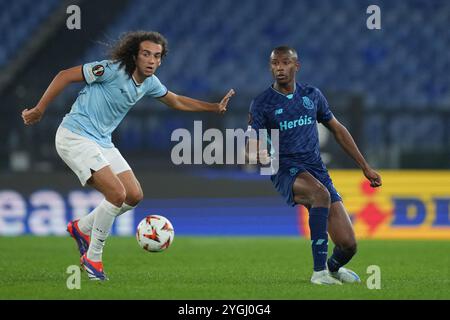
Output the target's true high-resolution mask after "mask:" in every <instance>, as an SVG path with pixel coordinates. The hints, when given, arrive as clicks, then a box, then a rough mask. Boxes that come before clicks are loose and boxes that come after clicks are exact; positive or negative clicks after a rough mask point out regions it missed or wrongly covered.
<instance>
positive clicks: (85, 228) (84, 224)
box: [78, 200, 135, 234]
mask: <svg viewBox="0 0 450 320" xmlns="http://www.w3.org/2000/svg"><path fill="white" fill-rule="evenodd" d="M103 201H106V200H103ZM100 204H101V203H100ZM99 207H100V206H98V207H96V208H95V209H94V210H92V212H91V213H89V214H88V215H87V216H84V217H83V218H81V219H80V220H79V221H78V228H80V230H81V232H83V233H84V234H91V230H92V226H93V225H94V219H95V215H96V213H97V211H98V208H99ZM134 208H135V207H132V206H130V205H128V204H126V203H125V202H124V203H123V205H122V206H121V207H120V211H119V214H118V215H117V216H120V215H121V214H123V213H125V212H127V211H129V210H131V209H134Z"/></svg>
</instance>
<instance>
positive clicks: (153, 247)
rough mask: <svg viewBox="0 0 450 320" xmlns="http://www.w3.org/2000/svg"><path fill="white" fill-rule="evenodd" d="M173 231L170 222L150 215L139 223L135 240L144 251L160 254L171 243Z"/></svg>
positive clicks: (161, 217)
mask: <svg viewBox="0 0 450 320" xmlns="http://www.w3.org/2000/svg"><path fill="white" fill-rule="evenodd" d="M174 236H175V231H174V230H173V226H172V224H171V223H170V221H169V220H168V219H167V218H165V217H163V216H158V215H150V216H147V217H145V218H144V219H142V220H141V222H139V224H138V226H137V230H136V239H137V242H138V243H139V245H140V246H141V247H142V248H143V249H144V250H146V251H150V252H160V251H164V250H166V249H167V248H168V247H169V246H170V244H171V243H172V241H173V237H174Z"/></svg>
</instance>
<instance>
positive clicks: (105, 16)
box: [0, 0, 450, 238]
mask: <svg viewBox="0 0 450 320" xmlns="http://www.w3.org/2000/svg"><path fill="white" fill-rule="evenodd" d="M73 4H74V5H78V6H79V7H80V8H81V29H80V30H69V29H68V28H67V27H66V20H67V19H68V17H69V16H70V14H68V13H67V12H66V9H67V7H68V6H69V5H73ZM371 4H377V5H379V6H380V8H381V26H382V29H381V30H368V29H367V27H366V20H367V18H368V17H369V15H368V14H367V13H366V9H367V7H368V6H369V5H371ZM137 29H145V30H155V31H159V32H161V33H162V34H163V35H165V36H166V37H167V38H168V40H169V50H170V52H169V55H168V56H167V58H166V59H165V61H164V62H163V64H162V66H161V68H160V69H159V70H158V77H159V78H160V79H161V81H162V82H163V83H164V84H165V85H166V86H167V87H168V88H169V90H171V91H174V92H176V93H179V94H184V95H188V96H192V97H196V98H201V99H207V100H218V99H220V97H221V96H222V95H223V94H224V93H225V92H226V91H227V90H228V89H229V88H234V89H235V90H236V92H237V94H236V96H235V97H234V98H233V100H232V101H231V107H230V108H229V112H228V113H227V114H226V115H225V116H223V117H220V116H217V115H212V114H211V115H210V114H187V113H182V112H175V111H173V110H169V109H168V108H166V107H165V106H162V105H161V104H159V103H158V102H156V101H154V100H150V99H144V100H142V101H141V102H140V103H139V104H138V105H136V107H135V108H134V109H133V110H132V111H131V112H130V113H129V114H128V116H127V117H126V118H125V120H124V121H123V122H122V124H121V125H120V127H119V128H118V129H117V130H116V132H115V135H114V137H113V139H114V142H115V144H116V146H117V147H118V148H119V150H121V152H122V154H123V155H124V156H125V158H126V159H127V160H128V162H129V163H130V165H131V166H132V168H133V169H134V170H135V172H136V175H137V177H138V179H139V180H140V181H141V184H142V186H143V189H144V193H145V201H143V203H142V204H141V205H140V206H139V207H138V208H137V209H136V210H135V212H134V216H133V214H127V215H124V216H123V217H121V218H120V219H119V221H118V222H117V223H116V226H115V232H116V233H117V234H123V235H127V234H132V233H133V230H134V226H135V225H136V224H137V223H138V221H139V220H140V219H141V218H142V217H143V216H144V215H146V214H149V213H157V214H162V215H165V216H167V217H168V218H169V219H171V220H172V222H173V223H174V226H175V229H176V232H177V234H185V235H212V234H215V235H229V234H240V235H299V234H300V235H304V234H307V232H308V231H307V223H305V218H306V215H305V212H303V210H302V209H301V208H290V207H287V206H286V205H285V204H284V203H283V201H282V199H281V197H279V196H278V195H277V194H276V192H275V190H274V189H273V187H272V185H271V183H270V181H269V180H268V178H267V177H261V176H259V175H258V174H257V172H256V171H255V170H254V168H248V167H242V166H230V165H227V166H206V165H195V166H175V165H174V164H172V163H171V160H170V151H171V149H172V147H173V146H174V144H175V142H172V141H171V140H170V136H171V133H172V131H173V130H174V129H176V128H187V129H192V128H193V121H194V120H202V121H203V126H204V130H205V129H206V128H208V127H214V128H219V129H221V130H224V129H225V128H244V129H245V128H246V126H247V113H248V108H249V104H250V101H251V99H252V98H253V97H254V96H255V95H257V94H258V93H259V92H261V91H263V90H265V89H266V88H267V87H268V86H269V85H270V84H271V75H270V72H269V68H268V56H269V54H270V51H271V49H272V48H273V47H275V46H277V45H281V44H288V45H290V46H293V47H295V48H296V49H297V50H298V51H299V55H300V60H301V63H302V69H301V71H300V73H299V78H298V80H299V81H300V82H306V83H310V84H312V85H314V86H316V87H319V88H320V89H321V90H322V91H323V92H324V93H325V95H326V97H327V98H328V101H329V103H330V105H331V107H332V111H333V112H334V113H335V115H336V116H337V117H338V119H339V120H340V121H341V122H343V123H344V124H345V125H346V126H347V127H348V129H349V130H350V132H351V133H352V135H353V137H354V138H355V140H356V141H357V143H358V145H359V147H360V149H361V150H362V152H363V154H364V155H365V156H366V159H367V160H368V161H369V163H371V165H372V166H373V167H374V168H377V169H380V170H381V173H382V174H383V178H384V186H383V188H381V190H377V191H374V190H372V189H370V188H367V185H366V184H365V183H364V179H363V176H362V174H361V173H360V172H359V171H353V170H349V169H355V164H354V163H353V162H352V160H351V159H350V158H349V157H348V156H346V155H345V154H344V153H343V152H342V151H341V150H340V148H339V147H338V145H337V144H336V143H335V141H334V139H333V138H332V137H330V136H329V135H328V134H327V132H325V131H323V130H321V139H322V140H321V147H322V151H323V158H324V161H325V162H326V163H327V166H328V167H329V168H330V169H332V178H333V179H334V181H335V184H336V186H337V188H338V190H339V191H340V193H341V194H342V195H343V196H344V201H345V202H346V205H347V208H348V210H349V212H350V214H351V216H352V219H353V221H354V223H355V227H356V229H357V235H358V236H359V237H361V238H363V237H374V238H377V237H378V238H384V237H386V238H391V237H394V238H395V237H406V238H408V237H418V238H450V218H449V206H450V171H449V169H450V76H449V75H450V59H449V55H448V52H450V2H449V1H446V0H428V1H425V0H423V1H421V0H409V1H357V0H355V1H353V0H345V1H344V0H343V1H333V0H302V1H300V0H296V1H292V0H277V1H264V2H263V1H259V0H245V1H231V0H216V1H209V0H190V1H184V0H168V1H155V0H127V1H122V0H121V1H100V0H90V1H87V0H80V1H58V0H45V1H42V0H40V1H31V0H17V1H13V2H10V1H6V0H0V30H1V31H0V103H1V108H0V136H1V138H2V141H3V142H2V143H1V145H0V235H20V234H24V233H32V234H39V235H48V234H50V235H52V234H57V235H58V234H64V233H65V224H66V222H67V221H68V219H71V218H72V217H74V216H79V215H84V214H87V213H88V212H89V210H90V209H91V208H92V207H93V206H95V205H96V203H98V201H99V200H100V198H99V195H98V194H96V193H95V192H92V191H90V190H87V189H84V190H82V189H81V187H80V185H79V184H78V180H77V178H76V177H75V176H74V175H73V174H72V172H70V171H69V169H68V168H67V167H66V166H65V164H64V163H63V162H62V160H60V159H59V157H58V155H57V154H56V150H55V147H54V135H55V132H56V129H57V127H58V125H59V123H60V121H61V120H62V117H63V116H64V114H65V113H67V112H69V110H70V107H71V105H72V103H73V102H74V100H75V98H76V95H77V92H78V91H79V90H80V89H81V87H82V85H80V86H77V85H73V86H72V87H70V88H68V89H66V90H65V92H64V93H63V94H62V95H61V96H60V97H58V98H57V100H56V101H55V102H54V103H53V104H52V105H51V106H50V107H49V109H48V111H47V113H46V114H45V116H44V118H43V120H42V121H41V122H40V123H39V124H37V125H34V126H32V127H25V126H24V125H23V123H22V119H21V117H20V112H21V111H22V109H24V108H29V107H33V106H34V105H35V104H36V103H37V101H38V99H39V98H40V96H41V95H42V94H43V92H44V91H45V89H46V87H47V86H48V84H49V83H50V82H51V80H52V78H53V77H54V76H55V75H56V73H57V72H58V71H60V70H62V69H65V68H69V67H72V66H75V65H79V64H82V63H84V62H90V61H96V60H103V59H105V58H107V57H108V44H111V43H113V42H114V40H116V39H117V38H118V37H119V36H120V34H121V33H123V32H126V31H130V30H137Z"/></svg>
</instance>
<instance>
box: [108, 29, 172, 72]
mask: <svg viewBox="0 0 450 320" xmlns="http://www.w3.org/2000/svg"><path fill="white" fill-rule="evenodd" d="M147 40H148V41H151V42H153V43H156V44H159V45H161V46H162V53H161V58H164V56H166V55H167V53H168V52H169V50H168V43H167V40H166V38H164V36H163V35H161V34H160V33H159V32H155V31H130V32H126V33H124V34H123V35H122V36H121V37H120V38H119V40H118V41H117V43H116V44H115V45H114V46H113V48H112V50H111V59H112V60H113V61H115V62H119V63H120V67H121V68H123V67H125V71H126V73H127V74H129V75H130V76H131V75H132V74H133V72H134V70H135V69H136V63H135V59H136V58H137V55H138V53H139V45H140V44H141V42H142V41H147Z"/></svg>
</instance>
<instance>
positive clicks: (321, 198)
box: [312, 185, 331, 208]
mask: <svg viewBox="0 0 450 320" xmlns="http://www.w3.org/2000/svg"><path fill="white" fill-rule="evenodd" d="M312 202H313V203H312V204H313V206H315V207H326V208H329V207H330V204H331V197H330V193H329V192H328V190H327V188H325V187H324V186H322V185H319V186H316V187H315V188H314V190H313V192H312Z"/></svg>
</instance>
